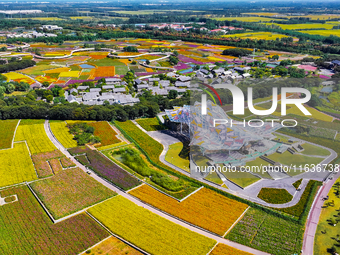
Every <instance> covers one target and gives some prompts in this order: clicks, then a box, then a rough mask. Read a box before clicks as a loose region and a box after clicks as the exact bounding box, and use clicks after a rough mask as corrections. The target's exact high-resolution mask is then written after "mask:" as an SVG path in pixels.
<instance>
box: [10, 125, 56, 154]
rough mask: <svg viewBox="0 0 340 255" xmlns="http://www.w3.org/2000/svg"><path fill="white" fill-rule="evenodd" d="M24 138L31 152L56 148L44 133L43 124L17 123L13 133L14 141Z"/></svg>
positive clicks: (35, 152)
mask: <svg viewBox="0 0 340 255" xmlns="http://www.w3.org/2000/svg"><path fill="white" fill-rule="evenodd" d="M25 140H26V142H27V145H28V148H29V150H30V152H31V154H37V153H42V152H49V151H54V150H56V149H57V148H56V147H55V146H54V144H53V143H52V142H51V140H50V139H49V138H48V136H47V134H46V133H45V129H44V124H35V125H20V124H19V126H18V129H17V132H16V135H15V141H25Z"/></svg>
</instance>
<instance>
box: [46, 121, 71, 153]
mask: <svg viewBox="0 0 340 255" xmlns="http://www.w3.org/2000/svg"><path fill="white" fill-rule="evenodd" d="M50 127H51V130H52V133H53V134H54V136H55V137H56V138H57V140H58V141H59V142H60V143H61V144H62V145H63V146H64V147H65V148H67V149H68V148H73V147H77V141H76V140H73V135H72V134H71V133H70V132H69V129H68V127H67V126H66V122H65V121H62V122H50Z"/></svg>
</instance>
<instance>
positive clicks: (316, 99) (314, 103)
mask: <svg viewBox="0 0 340 255" xmlns="http://www.w3.org/2000/svg"><path fill="white" fill-rule="evenodd" d="M308 105H309V106H311V107H316V106H319V105H321V100H320V98H319V97H318V96H317V95H315V94H312V96H311V99H310V100H309V102H308Z"/></svg>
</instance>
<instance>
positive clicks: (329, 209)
mask: <svg viewBox="0 0 340 255" xmlns="http://www.w3.org/2000/svg"><path fill="white" fill-rule="evenodd" d="M339 182H340V178H338V179H337V181H336V182H335V183H339ZM337 189H338V188H336V186H335V185H334V186H333V187H332V189H331V190H330V191H329V193H328V196H329V199H328V201H326V202H325V205H324V206H323V208H322V211H321V215H320V219H319V224H318V226H317V229H316V233H315V241H314V254H315V255H323V254H328V252H327V249H330V248H331V247H332V246H333V245H335V244H339V243H338V242H337V241H336V238H337V235H338V234H339V223H338V224H337V226H336V227H334V226H332V225H331V224H330V221H329V220H330V219H336V218H335V216H336V215H337V214H338V213H339V211H338V210H337V209H338V208H339V206H340V202H339V196H336V194H337ZM330 201H334V206H326V204H327V202H330ZM334 247H336V246H334ZM336 249H337V252H339V247H336Z"/></svg>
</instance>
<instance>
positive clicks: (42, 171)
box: [32, 150, 65, 178]
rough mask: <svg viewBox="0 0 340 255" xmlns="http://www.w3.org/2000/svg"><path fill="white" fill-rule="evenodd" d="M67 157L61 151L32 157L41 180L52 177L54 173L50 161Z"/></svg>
mask: <svg viewBox="0 0 340 255" xmlns="http://www.w3.org/2000/svg"><path fill="white" fill-rule="evenodd" d="M63 157H65V155H64V154H62V153H61V151H59V150H55V151H51V152H44V153H39V154H34V155H32V160H33V163H34V166H35V169H36V171H37V174H38V176H39V178H44V177H48V176H52V175H53V172H52V169H51V166H52V164H51V166H50V164H49V163H48V161H51V160H52V159H59V158H63Z"/></svg>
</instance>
